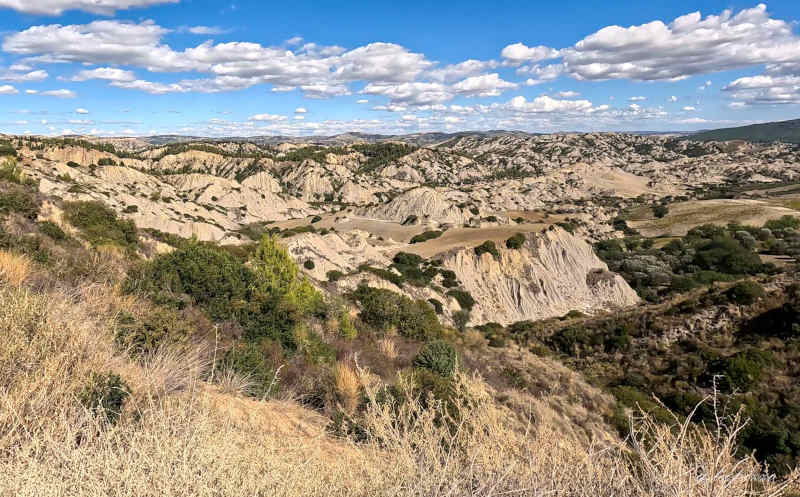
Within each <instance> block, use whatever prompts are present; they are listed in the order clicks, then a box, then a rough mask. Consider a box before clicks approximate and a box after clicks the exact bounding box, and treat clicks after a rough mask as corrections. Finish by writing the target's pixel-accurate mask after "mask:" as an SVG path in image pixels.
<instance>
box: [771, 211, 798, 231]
mask: <svg viewBox="0 0 800 497" xmlns="http://www.w3.org/2000/svg"><path fill="white" fill-rule="evenodd" d="M764 228H766V229H768V230H772V231H780V230H785V229H797V228H800V219H798V218H796V217H794V216H788V215H787V216H781V217H780V218H779V219H771V220H769V221H767V222H766V223H764Z"/></svg>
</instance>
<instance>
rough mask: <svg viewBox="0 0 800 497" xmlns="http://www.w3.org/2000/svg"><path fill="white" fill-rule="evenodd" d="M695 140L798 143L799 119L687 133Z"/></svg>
mask: <svg viewBox="0 0 800 497" xmlns="http://www.w3.org/2000/svg"><path fill="white" fill-rule="evenodd" d="M687 139H690V140H696V141H731V140H745V141H750V142H757V143H769V142H784V143H800V119H793V120H791V121H781V122H773V123H762V124H751V125H749V126H739V127H735V128H722V129H714V130H710V131H702V132H700V133H694V134H692V135H689V136H688V137H687Z"/></svg>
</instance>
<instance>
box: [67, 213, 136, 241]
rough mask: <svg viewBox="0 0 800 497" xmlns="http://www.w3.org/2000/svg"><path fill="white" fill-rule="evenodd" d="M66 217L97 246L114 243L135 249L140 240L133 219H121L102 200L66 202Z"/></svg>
mask: <svg viewBox="0 0 800 497" xmlns="http://www.w3.org/2000/svg"><path fill="white" fill-rule="evenodd" d="M64 219H65V220H66V221H67V222H68V223H70V224H71V225H73V226H75V227H76V228H78V230H80V232H81V233H82V234H83V235H84V236H85V237H86V239H87V240H88V241H89V242H90V243H92V244H93V245H95V246H97V245H105V244H113V245H118V246H120V247H124V248H127V249H133V248H135V247H136V246H137V244H138V241H139V237H138V235H137V233H136V225H135V224H134V223H133V221H130V220H125V219H121V218H120V217H119V216H118V215H117V213H116V212H114V211H113V210H112V209H111V208H109V207H108V206H106V205H105V204H103V203H102V202H97V201H90V202H65V203H64Z"/></svg>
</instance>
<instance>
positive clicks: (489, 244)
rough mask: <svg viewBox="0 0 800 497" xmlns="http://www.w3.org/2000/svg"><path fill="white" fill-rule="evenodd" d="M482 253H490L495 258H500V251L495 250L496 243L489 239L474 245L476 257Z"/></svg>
mask: <svg viewBox="0 0 800 497" xmlns="http://www.w3.org/2000/svg"><path fill="white" fill-rule="evenodd" d="M483 254H492V257H494V258H495V259H500V252H499V251H498V250H497V245H495V243H494V242H493V241H491V240H486V241H485V242H483V243H482V244H480V245H478V246H477V247H475V255H477V256H478V257H480V256H482V255H483Z"/></svg>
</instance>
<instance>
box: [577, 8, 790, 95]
mask: <svg viewBox="0 0 800 497" xmlns="http://www.w3.org/2000/svg"><path fill="white" fill-rule="evenodd" d="M561 55H562V56H563V60H564V62H565V64H566V65H567V67H568V70H569V73H570V75H572V76H573V77H575V78H578V79H635V80H676V79H682V78H686V77H688V76H691V75H695V74H704V73H711V72H716V71H724V70H729V69H736V68H742V67H747V66H752V65H759V64H767V63H786V62H798V61H800V37H798V36H796V35H795V34H794V33H793V31H792V25H791V24H790V23H788V22H785V21H782V20H778V19H772V18H770V16H769V14H768V13H767V10H766V6H765V5H764V4H760V5H758V6H756V7H754V8H752V9H745V10H742V11H740V12H738V13H736V14H735V15H734V14H733V13H732V12H731V11H730V10H726V11H724V12H722V14H720V15H709V16H706V17H705V18H703V17H702V16H701V14H700V13H699V12H694V13H691V14H687V15H684V16H681V17H678V18H677V19H675V20H673V21H672V22H671V23H669V24H664V23H663V22H662V21H653V22H650V23H647V24H642V25H639V26H630V27H628V28H623V27H620V26H608V27H605V28H603V29H601V30H599V31H597V32H596V33H594V34H592V35H589V36H587V37H586V38H584V39H583V40H581V41H579V42H578V43H576V44H575V46H574V47H572V48H568V49H564V50H562V51H561Z"/></svg>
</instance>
